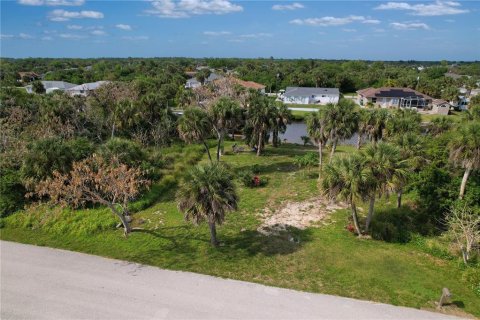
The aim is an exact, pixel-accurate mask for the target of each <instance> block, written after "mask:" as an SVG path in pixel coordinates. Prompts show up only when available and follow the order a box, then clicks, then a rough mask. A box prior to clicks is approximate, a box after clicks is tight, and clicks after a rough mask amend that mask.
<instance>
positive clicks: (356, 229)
mask: <svg viewBox="0 0 480 320" xmlns="http://www.w3.org/2000/svg"><path fill="white" fill-rule="evenodd" d="M350 205H351V207H352V220H353V226H354V227H355V231H356V232H357V234H358V235H361V234H362V233H361V232H360V227H359V225H358V216H357V207H356V206H355V203H353V201H352V202H351V204H350Z"/></svg>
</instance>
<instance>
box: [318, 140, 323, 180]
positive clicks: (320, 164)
mask: <svg viewBox="0 0 480 320" xmlns="http://www.w3.org/2000/svg"><path fill="white" fill-rule="evenodd" d="M322 156H323V142H321V141H319V142H318V179H320V178H321V177H322V164H323V163H322V161H323V159H322Z"/></svg>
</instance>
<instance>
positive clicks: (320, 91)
mask: <svg viewBox="0 0 480 320" xmlns="http://www.w3.org/2000/svg"><path fill="white" fill-rule="evenodd" d="M281 99H282V101H283V102H284V103H290V104H327V103H338V100H339V99H340V91H339V90H338V89H337V88H308V87H287V89H286V90H285V93H284V94H283V95H282V96H281Z"/></svg>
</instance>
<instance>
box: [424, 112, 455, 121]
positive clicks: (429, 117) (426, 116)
mask: <svg viewBox="0 0 480 320" xmlns="http://www.w3.org/2000/svg"><path fill="white" fill-rule="evenodd" d="M461 114H462V112H461V111H450V114H449V115H448V116H447V117H448V118H450V119H452V120H453V121H455V122H458V121H460V120H461V117H462V115H461ZM421 117H422V121H423V122H431V121H432V120H433V119H435V118H442V117H446V116H444V115H440V114H421Z"/></svg>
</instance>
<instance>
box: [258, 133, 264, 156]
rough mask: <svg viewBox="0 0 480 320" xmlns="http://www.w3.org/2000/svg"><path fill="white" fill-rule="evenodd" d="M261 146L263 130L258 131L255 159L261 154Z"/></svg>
mask: <svg viewBox="0 0 480 320" xmlns="http://www.w3.org/2000/svg"><path fill="white" fill-rule="evenodd" d="M262 146H263V130H260V132H259V134H258V146H257V157H258V156H260V154H261V153H262Z"/></svg>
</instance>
